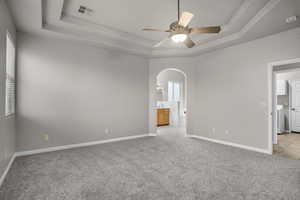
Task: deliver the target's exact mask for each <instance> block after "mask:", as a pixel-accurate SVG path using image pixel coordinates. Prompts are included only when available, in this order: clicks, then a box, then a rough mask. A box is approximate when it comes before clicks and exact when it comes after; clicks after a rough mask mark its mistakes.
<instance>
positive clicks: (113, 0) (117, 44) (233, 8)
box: [8, 0, 300, 57]
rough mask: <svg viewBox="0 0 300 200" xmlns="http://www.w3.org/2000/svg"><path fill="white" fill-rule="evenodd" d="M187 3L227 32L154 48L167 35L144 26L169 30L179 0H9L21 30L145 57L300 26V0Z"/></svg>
mask: <svg viewBox="0 0 300 200" xmlns="http://www.w3.org/2000/svg"><path fill="white" fill-rule="evenodd" d="M181 2H182V3H181V10H182V11H190V12H192V13H194V15H195V17H194V19H193V20H192V23H191V26H210V25H222V32H221V33H220V34H217V35H214V34H212V35H207V34H203V35H192V38H193V40H194V41H195V42H196V43H197V44H198V45H197V46H196V47H195V48H193V49H186V48H185V47H183V46H181V45H175V44H174V43H172V42H167V43H165V44H164V45H163V46H162V47H160V48H153V45H154V44H155V43H157V42H158V41H160V40H162V39H164V38H165V37H166V36H167V34H166V33H151V32H143V31H141V29H142V28H144V27H155V28H162V29H164V28H168V26H169V24H170V23H171V22H173V21H175V20H176V6H177V5H176V3H177V1H176V0H163V1H161V0H152V1H148V0H101V1H99V0H39V1H37V0H26V1H19V0H10V1H8V3H9V5H10V8H11V10H12V13H13V16H14V18H15V20H16V22H17V27H18V29H20V30H21V31H26V32H35V33H39V34H42V33H45V34H50V33H55V34H56V35H63V36H64V37H69V38H72V39H77V40H81V41H86V42H89V43H93V44H97V45H102V46H106V47H110V48H117V49H120V50H124V51H128V52H130V53H134V54H140V55H145V56H158V57H160V56H175V55H192V54H199V53H202V52H206V51H211V50H213V49H216V48H221V47H226V46H229V45H232V44H235V43H240V42H245V41H248V40H251V39H255V38H258V37H262V36H265V35H270V34H274V33H278V32H280V31H284V30H288V29H291V28H296V27H299V26H300V22H299V20H298V21H297V22H294V23H291V24H287V23H286V22H285V19H286V18H287V17H290V16H293V15H298V16H300V1H299V0H226V1H220V0H182V1H181ZM25 4H26V5H25ZM28 5H30V6H28ZM80 6H86V7H87V8H89V9H91V10H92V11H91V12H89V13H88V14H82V13H79V12H78V9H79V7H80ZM37 18H39V19H37ZM33 19H34V20H33ZM32 20H33V21H32ZM32 22H34V23H32ZM39 23H40V24H39Z"/></svg>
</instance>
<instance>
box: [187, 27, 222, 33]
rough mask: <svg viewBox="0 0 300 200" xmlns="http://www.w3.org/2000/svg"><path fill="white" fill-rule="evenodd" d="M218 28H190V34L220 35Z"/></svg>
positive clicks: (219, 28)
mask: <svg viewBox="0 0 300 200" xmlns="http://www.w3.org/2000/svg"><path fill="white" fill-rule="evenodd" d="M220 31H221V27H220V26H208V27H200V28H190V33H220Z"/></svg>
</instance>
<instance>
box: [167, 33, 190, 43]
mask: <svg viewBox="0 0 300 200" xmlns="http://www.w3.org/2000/svg"><path fill="white" fill-rule="evenodd" d="M186 38H187V35H186V34H183V33H178V34H175V35H172V36H171V39H172V40H173V42H175V43H180V42H184V41H185V40H186Z"/></svg>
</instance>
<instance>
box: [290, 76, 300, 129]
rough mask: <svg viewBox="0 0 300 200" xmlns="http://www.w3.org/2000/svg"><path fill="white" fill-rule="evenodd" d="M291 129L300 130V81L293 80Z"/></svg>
mask: <svg viewBox="0 0 300 200" xmlns="http://www.w3.org/2000/svg"><path fill="white" fill-rule="evenodd" d="M290 83H291V107H290V108H291V131H293V132H300V81H298V80H297V81H291V82H290Z"/></svg>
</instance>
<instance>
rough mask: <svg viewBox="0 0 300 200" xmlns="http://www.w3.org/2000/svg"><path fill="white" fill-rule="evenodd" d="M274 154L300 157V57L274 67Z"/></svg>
mask: <svg viewBox="0 0 300 200" xmlns="http://www.w3.org/2000/svg"><path fill="white" fill-rule="evenodd" d="M272 77H273V90H272V98H273V104H272V105H273V106H272V107H273V109H272V113H273V133H272V143H273V146H272V147H273V154H275V155H279V156H283V157H287V158H291V159H296V160H300V60H293V61H292V62H288V63H282V64H280V63H279V64H277V65H275V66H273V67H272Z"/></svg>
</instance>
